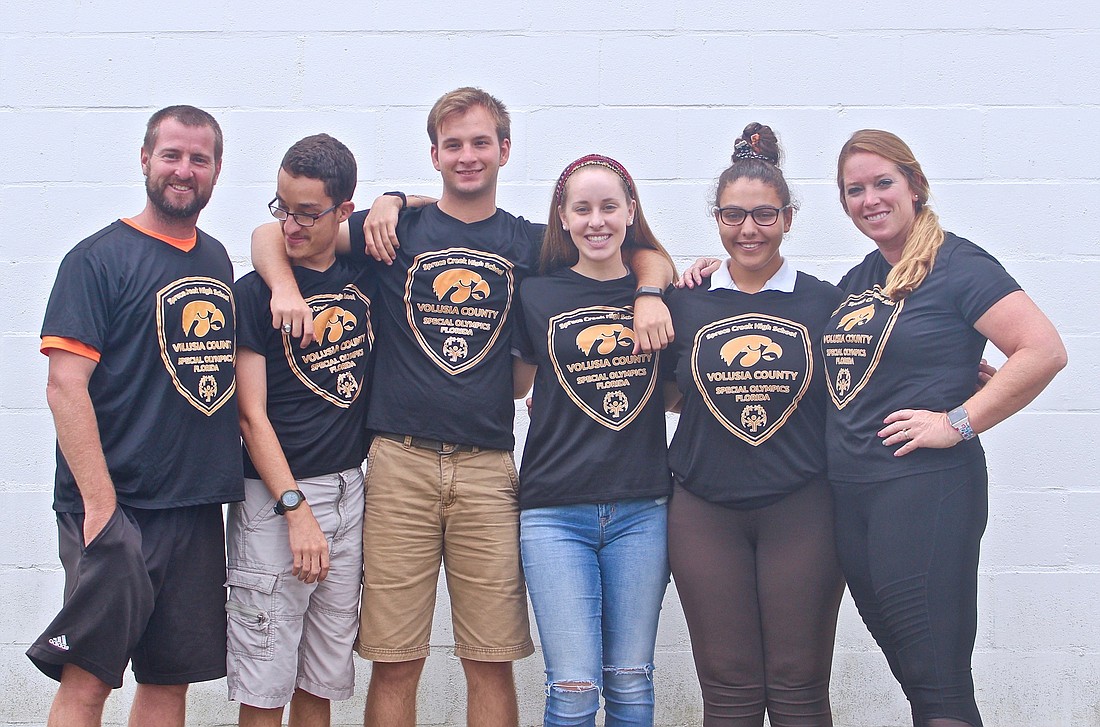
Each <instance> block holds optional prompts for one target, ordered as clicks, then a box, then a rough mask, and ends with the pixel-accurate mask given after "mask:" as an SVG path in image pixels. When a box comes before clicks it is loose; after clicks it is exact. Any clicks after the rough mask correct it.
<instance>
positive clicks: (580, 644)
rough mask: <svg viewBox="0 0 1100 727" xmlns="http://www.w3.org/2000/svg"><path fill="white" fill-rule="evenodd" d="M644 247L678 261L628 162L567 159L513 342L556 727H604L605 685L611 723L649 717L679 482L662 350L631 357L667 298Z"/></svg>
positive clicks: (526, 511) (531, 544)
mask: <svg viewBox="0 0 1100 727" xmlns="http://www.w3.org/2000/svg"><path fill="white" fill-rule="evenodd" d="M642 249H650V250H655V251H657V252H658V253H660V254H661V255H663V256H665V257H666V258H668V253H667V252H665V250H664V248H663V247H662V246H661V244H660V243H659V242H658V241H657V238H656V237H655V236H654V234H653V232H652V231H651V230H650V228H649V225H648V224H647V223H646V220H645V216H644V215H643V214H642V207H641V203H640V202H639V200H638V193H637V188H636V187H635V184H634V180H633V179H632V178H631V176H630V174H629V173H628V172H627V171H626V169H625V168H624V167H623V165H622V164H620V163H619V162H617V161H615V160H614V159H611V158H609V157H606V156H602V155H598V154H590V155H588V156H584V157H581V158H580V159H577V160H576V161H574V162H573V163H571V164H570V165H569V166H567V167H566V168H565V170H564V171H563V172H562V173H561V176H560V177H559V178H558V183H557V185H556V187H555V189H554V196H553V200H552V201H551V203H550V220H549V222H548V224H547V227H546V236H545V238H544V241H543V245H542V257H541V260H540V266H539V276H538V277H534V278H528V279H527V280H525V281H524V282H523V285H522V288H521V291H520V293H521V294H520V300H521V302H522V318H521V320H520V324H519V325H518V326H517V328H516V335H515V336H514V338H513V348H514V349H516V350H517V351H518V352H519V353H520V355H521V356H522V358H516V359H514V361H515V365H514V379H515V382H516V394H517V397H518V396H523V395H524V394H526V392H527V390H528V389H529V388H530V386H531V380H532V378H533V379H534V386H535V389H534V396H533V399H532V404H531V427H530V430H529V431H528V434H527V441H526V444H525V446H524V450H523V463H522V467H521V468H520V490H519V506H520V546H521V553H522V557H523V571H524V576H525V578H526V580H527V588H528V592H529V593H530V595H531V605H532V607H533V610H534V612H535V623H536V625H537V626H538V630H539V637H540V641H541V644H542V654H543V659H544V661H545V664H546V709H545V717H544V720H545V721H544V724H545V725H548V726H550V725H588V726H590V727H594V726H595V724H596V713H597V711H598V710H599V707H600V697H601V694H602V696H603V701H604V705H603V706H604V712H605V720H604V724H605V725H608V726H609V727H610V726H612V725H613V726H614V727H628V726H629V727H651V726H652V724H653V710H654V695H653V668H654V667H653V657H654V650H655V643H656V639H657V621H658V617H659V615H660V611H661V601H662V599H663V598H664V594H665V588H666V587H667V585H668V578H669V572H668V554H667V548H666V540H665V538H666V535H665V532H666V524H667V508H668V506H667V501H668V493H669V489H670V487H671V480H670V477H669V474H668V459H667V455H666V449H665V441H666V440H665V437H666V435H665V413H664V412H665V406H664V398H663V396H662V391H661V387H660V386H659V381H658V373H657V367H658V360H659V356H660V354H659V352H658V353H640V352H639V353H635V351H634V349H635V339H636V336H635V335H634V300H635V298H636V297H637V296H638V295H640V294H647V293H653V294H656V295H661V293H662V291H661V290H660V289H659V288H657V289H654V290H653V291H650V290H648V289H646V288H644V287H641V288H640V287H638V283H637V280H636V279H635V277H634V275H633V274H632V273H631V272H630V270H629V269H628V268H627V265H626V260H629V256H630V255H631V254H633V253H634V252H635V251H637V250H642ZM668 262H669V264H670V265H671V264H672V260H671V258H668Z"/></svg>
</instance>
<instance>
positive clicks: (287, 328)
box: [283, 323, 290, 333]
mask: <svg viewBox="0 0 1100 727" xmlns="http://www.w3.org/2000/svg"><path fill="white" fill-rule="evenodd" d="M283 333H290V324H289V323H284V324H283Z"/></svg>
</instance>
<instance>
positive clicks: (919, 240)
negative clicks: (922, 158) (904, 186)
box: [836, 129, 943, 300]
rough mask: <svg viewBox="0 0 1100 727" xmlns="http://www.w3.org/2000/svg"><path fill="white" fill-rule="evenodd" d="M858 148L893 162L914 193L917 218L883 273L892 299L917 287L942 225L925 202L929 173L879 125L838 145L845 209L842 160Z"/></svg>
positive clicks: (935, 248)
mask: <svg viewBox="0 0 1100 727" xmlns="http://www.w3.org/2000/svg"><path fill="white" fill-rule="evenodd" d="M861 152H866V153H869V154H876V155H878V156H880V157H882V158H883V159H885V160H886V161H888V162H890V163H891V164H893V165H894V166H896V167H897V168H898V171H900V172H901V173H902V174H903V175H904V176H905V179H906V181H907V182H908V183H909V188H910V189H912V190H913V192H914V193H915V194H916V195H917V199H916V201H915V202H914V203H913V208H914V211H915V212H916V219H915V220H914V221H913V226H912V227H911V228H909V234H908V235H907V236H906V238H905V247H903V248H902V251H901V260H899V261H898V264H897V265H895V266H894V268H893V269H892V270H891V271H890V274H889V275H887V276H886V289H885V290H884V291H883V292H884V293H885V294H886V295H888V296H889V297H890V298H891V299H893V300H901V299H902V298H904V297H906V296H907V295H909V294H910V293H912V292H913V291H914V290H916V289H917V288H918V287H920V284H921V283H923V282H924V279H925V277H926V276H927V275H928V273H929V272H931V271H932V265H933V263H934V262H935V260H936V252H937V251H938V250H939V249H940V245H942V244H943V227H941V226H940V219H939V217H937V216H936V213H935V212H933V211H932V208H931V207H929V206H928V196H929V192H930V189H929V186H928V177H926V176H924V170H922V169H921V166H920V162H918V161H917V159H916V157H915V156H913V150H912V149H910V148H909V145H908V144H906V143H905V142H904V141H902V140H901V139H900V138H899V137H898V136H897V135H895V134H891V133H890V132H889V131H880V130H879V129H861V130H860V131H857V132H856V133H854V134H852V136H851V138H849V139H848V141H847V142H845V144H844V146H843V147H842V148H841V149H840V157H839V158H838V159H837V162H836V184H837V187H838V188H839V189H840V204H841V206H843V207H844V212H845V213H847V212H848V200H847V199H846V198H845V196H844V164H845V162H847V161H848V159H849V158H850V157H851V156H852V155H853V154H858V153H861Z"/></svg>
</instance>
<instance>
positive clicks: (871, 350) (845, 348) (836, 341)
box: [822, 285, 905, 409]
mask: <svg viewBox="0 0 1100 727" xmlns="http://www.w3.org/2000/svg"><path fill="white" fill-rule="evenodd" d="M904 306H905V300H904V299H903V300H900V301H894V300H891V299H890V298H888V297H887V296H886V295H884V294H883V292H882V288H880V287H879V286H877V285H876V286H875V287H874V288H872V289H871V290H866V291H864V292H862V293H857V294H855V295H849V296H848V297H847V298H846V299H845V300H844V302H843V303H841V304H840V307H839V308H837V309H836V310H835V311H834V312H833V316H832V318H830V319H829V323H828V324H827V325H826V327H825V333H824V334H823V335H822V344H823V345H822V352H823V353H824V358H825V378H826V381H827V382H828V386H829V397H830V398H831V399H832V400H833V405H834V406H836V408H837V409H843V408H844V407H845V406H847V404H848V402H850V401H851V400H852V399H854V398H855V397H856V395H858V394H859V392H860V391H861V390H862V389H863V387H864V386H865V385H866V384H867V382H868V381H869V380H870V379H871V375H872V374H873V373H874V372H875V368H876V367H877V366H878V362H879V360H880V359H881V358H882V350H883V349H884V348H885V347H886V342H887V341H888V340H889V339H890V333H891V331H893V329H894V324H895V323H896V322H897V319H898V315H900V314H901V309H902V308H903V307H904Z"/></svg>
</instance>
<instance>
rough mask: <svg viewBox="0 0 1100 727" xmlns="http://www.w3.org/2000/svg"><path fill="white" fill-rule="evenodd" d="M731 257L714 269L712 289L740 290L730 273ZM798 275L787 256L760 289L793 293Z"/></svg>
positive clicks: (711, 279)
mask: <svg viewBox="0 0 1100 727" xmlns="http://www.w3.org/2000/svg"><path fill="white" fill-rule="evenodd" d="M729 262H730V261H729V258H726V259H725V260H723V261H722V265H721V267H719V268H718V269H717V270H715V271H714V273H713V274H712V275H711V276H710V288H709V289H710V290H723V289H729V290H740V289H739V288H738V287H737V283H735V282H733V277H732V276H731V275H730V268H729ZM797 277H798V272H797V271H796V270H795V269H794V268H793V267H791V266H790V265H789V264H788V263H787V260H786V258H784V260H783V264H782V265H780V266H779V270H776V271H775V275H773V276H771V277H770V278H768V280H767V282H765V283H764V285H763V286H762V287H761V288H760V290H759V291H757V292H760V291H764V290H778V291H779V292H780V293H793V292H794V283H795V279H796V278H797Z"/></svg>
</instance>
